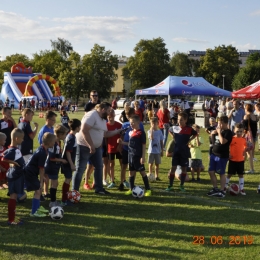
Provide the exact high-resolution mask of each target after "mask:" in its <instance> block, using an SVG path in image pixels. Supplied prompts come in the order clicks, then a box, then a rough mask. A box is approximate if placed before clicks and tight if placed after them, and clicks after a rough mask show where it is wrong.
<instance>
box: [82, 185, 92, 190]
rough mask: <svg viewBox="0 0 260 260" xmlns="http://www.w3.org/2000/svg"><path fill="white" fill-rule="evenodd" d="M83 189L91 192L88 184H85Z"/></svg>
mask: <svg viewBox="0 0 260 260" xmlns="http://www.w3.org/2000/svg"><path fill="white" fill-rule="evenodd" d="M83 189H85V190H91V187H90V185H89V184H88V183H85V184H84V185H83Z"/></svg>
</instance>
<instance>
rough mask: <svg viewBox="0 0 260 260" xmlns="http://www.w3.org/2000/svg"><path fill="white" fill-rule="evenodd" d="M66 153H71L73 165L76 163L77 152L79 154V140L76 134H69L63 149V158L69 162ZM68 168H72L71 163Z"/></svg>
mask: <svg viewBox="0 0 260 260" xmlns="http://www.w3.org/2000/svg"><path fill="white" fill-rule="evenodd" d="M66 152H70V154H71V160H72V162H73V163H75V159H76V152H77V139H76V136H75V135H74V134H71V133H69V134H68V135H67V137H66V139H65V143H64V147H63V153H62V158H63V159H65V160H68V159H67V155H66ZM65 165H66V164H65ZM68 166H69V167H70V164H69V163H68Z"/></svg>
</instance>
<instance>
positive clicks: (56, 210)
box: [50, 206, 64, 220]
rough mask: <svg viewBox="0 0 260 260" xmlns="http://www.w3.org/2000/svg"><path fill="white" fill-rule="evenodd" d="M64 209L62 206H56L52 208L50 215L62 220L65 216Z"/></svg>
mask: <svg viewBox="0 0 260 260" xmlns="http://www.w3.org/2000/svg"><path fill="white" fill-rule="evenodd" d="M63 215H64V210H63V208H62V207H59V206H55V207H51V209H50V217H51V218H52V219H54V220H60V219H62V218H63Z"/></svg>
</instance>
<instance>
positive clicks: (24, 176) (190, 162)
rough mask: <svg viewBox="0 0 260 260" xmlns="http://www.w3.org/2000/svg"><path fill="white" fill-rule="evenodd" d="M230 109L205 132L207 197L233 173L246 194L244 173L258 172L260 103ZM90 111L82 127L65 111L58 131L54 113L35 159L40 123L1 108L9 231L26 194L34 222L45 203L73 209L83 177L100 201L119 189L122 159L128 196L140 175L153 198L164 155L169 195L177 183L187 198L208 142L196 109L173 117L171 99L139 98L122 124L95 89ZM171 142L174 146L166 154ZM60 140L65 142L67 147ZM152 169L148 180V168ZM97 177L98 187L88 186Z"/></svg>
mask: <svg viewBox="0 0 260 260" xmlns="http://www.w3.org/2000/svg"><path fill="white" fill-rule="evenodd" d="M130 101H131V100H130ZM230 102H231V103H232V105H231V104H230V105H228V104H227V107H226V109H225V106H226V104H225V103H223V102H222V101H221V109H220V110H219V111H221V112H219V111H218V114H217V116H216V117H213V116H212V117H210V127H208V128H207V129H206V131H207V133H208V134H209V143H210V148H209V176H210V179H211V182H212V186H213V188H212V190H210V191H209V192H208V193H207V195H208V196H216V197H220V198H223V197H225V193H226V191H227V190H228V185H229V181H230V178H231V177H232V176H233V175H234V174H238V176H239V186H240V193H241V194H242V195H246V192H245V190H244V173H254V160H256V159H254V150H255V146H256V142H257V135H258V131H257V129H259V125H258V124H259V113H260V110H259V109H260V103H257V104H256V105H255V106H254V105H253V104H246V105H245V106H244V105H243V104H241V102H239V101H238V100H232V101H230ZM214 106H215V104H214ZM214 106H213V107H214ZM209 107H212V104H211V105H210V104H209ZM205 108H206V103H205ZM84 109H85V115H84V116H83V118H82V120H81V121H79V120H78V119H71V120H70V118H69V117H68V114H67V113H66V111H65V110H63V111H62V112H61V124H58V125H56V126H54V125H55V123H56V117H57V114H56V113H55V112H54V111H52V110H48V111H47V112H46V114H45V125H44V126H43V127H42V128H41V129H40V131H39V133H38V143H39V148H38V149H37V150H36V151H35V152H33V140H34V139H35V137H36V135H37V132H38V127H39V126H38V124H37V123H34V129H32V126H31V122H32V119H33V115H34V111H33V110H32V109H31V108H27V107H26V108H24V109H23V111H22V117H21V118H20V119H19V122H18V125H17V124H16V123H15V121H14V120H13V118H12V109H11V108H10V107H8V106H5V107H4V108H3V109H2V111H3V112H2V114H3V118H2V119H1V120H0V151H1V162H0V188H1V189H8V195H9V196H10V199H9V201H8V224H9V225H20V224H23V221H22V220H21V219H17V218H16V217H15V209H16V203H17V202H21V201H23V200H24V199H25V198H26V193H25V191H24V190H27V191H28V192H30V191H34V196H33V199H32V209H31V213H30V216H32V217H45V216H46V215H47V213H48V210H47V209H45V208H44V207H43V206H40V201H44V200H46V199H50V203H49V207H53V206H62V207H64V206H67V205H69V204H71V202H70V201H69V200H68V198H67V193H68V191H69V190H70V189H72V190H77V191H79V189H80V186H81V181H82V179H83V176H84V184H83V187H84V189H87V190H90V189H93V190H94V191H95V193H96V194H100V195H106V194H109V193H110V192H109V191H108V190H107V189H111V188H115V187H116V182H115V160H119V165H120V184H119V186H118V189H119V190H120V191H124V190H125V188H126V189H127V191H126V192H125V194H126V195H131V194H132V190H133V188H134V187H135V183H136V172H140V174H141V176H142V180H143V184H144V187H145V191H144V195H145V196H151V195H152V191H151V187H150V183H149V182H150V181H161V178H160V176H159V174H160V164H161V157H162V156H164V151H166V154H165V155H166V157H171V158H172V167H171V168H170V170H169V173H168V178H169V185H168V187H167V188H166V191H168V192H170V191H172V190H173V183H174V179H175V178H177V179H178V180H179V181H180V185H179V189H180V191H181V192H185V182H186V181H189V180H191V181H192V182H200V180H201V179H200V173H201V171H202V169H203V168H204V166H203V162H202V151H201V145H203V143H204V140H203V138H202V137H201V135H200V131H201V129H200V127H199V126H198V125H196V124H193V125H192V126H190V123H189V112H190V111H189V110H190V108H189V107H188V106H187V105H186V102H185V101H184V100H182V103H181V105H180V106H178V105H175V104H174V105H173V106H172V107H171V109H169V110H168V108H167V106H166V100H161V101H159V102H158V101H157V100H156V99H155V100H154V101H153V102H148V103H147V104H145V102H144V100H143V99H142V98H140V99H139V100H138V101H137V100H133V101H131V102H127V103H126V104H125V106H124V110H123V111H122V113H121V116H120V118H119V120H120V121H121V123H119V122H117V121H116V120H115V111H114V109H113V108H112V107H111V105H110V104H109V103H107V102H100V101H99V98H98V93H97V91H96V90H92V91H91V93H90V101H89V102H88V103H87V104H86V105H85V107H84ZM209 109H210V108H209ZM220 113H221V114H220ZM148 120H149V124H150V127H148V131H147V135H146V133H145V130H144V124H145V123H147V121H148ZM168 135H170V136H171V140H170V142H168V145H167V147H166V144H167V138H168ZM147 139H148V150H146V143H147ZM61 141H64V146H63V147H62V146H61ZM147 154H148V155H147ZM76 157H77V158H76ZM146 158H147V161H146ZM246 158H248V159H249V163H250V167H251V169H250V170H249V171H247V172H245V171H244V161H245V159H246ZM146 162H147V163H148V174H147V173H146V169H145V163H146ZM228 162H229V166H228V175H227V176H226V175H225V172H226V166H227V163H228ZM127 169H129V179H128V180H127V177H126V173H127ZM188 170H190V171H191V179H190V178H189V176H188V174H187V172H188ZM59 172H61V173H62V174H64V180H63V184H62V196H61V201H60V202H59V201H58V200H57V196H56V193H57V187H58V180H59V179H60V177H59ZM93 172H94V178H93V183H92V185H90V183H89V182H90V179H91V174H92V173H93ZM195 174H196V176H195ZM217 175H219V176H220V188H218V185H217ZM108 178H109V180H108ZM104 186H106V187H107V189H105V188H104ZM258 192H260V186H259V187H258Z"/></svg>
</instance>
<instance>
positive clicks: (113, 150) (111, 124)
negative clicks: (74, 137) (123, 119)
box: [107, 109, 122, 188]
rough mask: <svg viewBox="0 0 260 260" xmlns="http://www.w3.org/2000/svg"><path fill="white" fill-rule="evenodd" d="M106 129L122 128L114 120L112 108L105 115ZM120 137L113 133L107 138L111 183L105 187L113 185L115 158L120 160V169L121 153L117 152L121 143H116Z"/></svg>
mask: <svg viewBox="0 0 260 260" xmlns="http://www.w3.org/2000/svg"><path fill="white" fill-rule="evenodd" d="M107 119H108V122H107V130H108V131H113V130H118V129H121V128H122V124H121V123H119V122H117V121H115V111H114V110H113V109H112V110H111V111H110V113H109V114H108V116H107ZM118 138H120V135H119V134H118V135H114V136H112V137H109V138H107V153H108V174H109V175H110V178H111V183H110V184H109V185H108V186H107V188H113V187H115V181H114V178H115V176H114V174H115V158H116V159H118V160H119V162H120V169H121V168H122V155H121V153H120V152H119V150H120V147H121V145H119V144H118V143H117V139H118Z"/></svg>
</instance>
